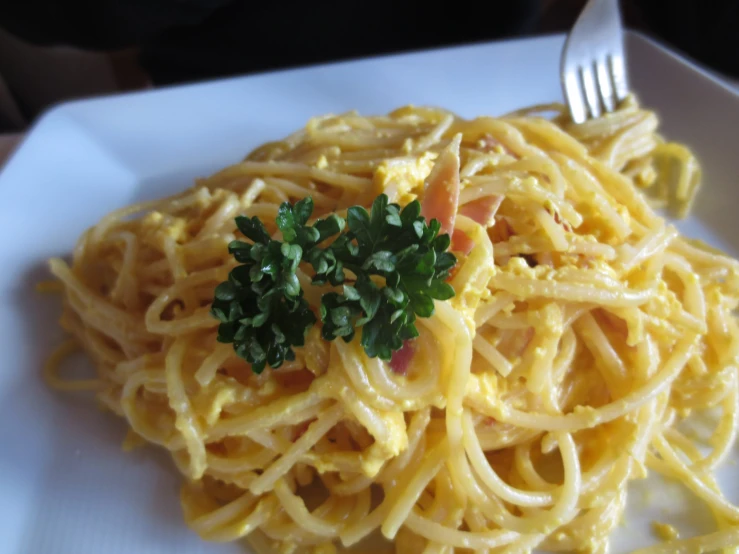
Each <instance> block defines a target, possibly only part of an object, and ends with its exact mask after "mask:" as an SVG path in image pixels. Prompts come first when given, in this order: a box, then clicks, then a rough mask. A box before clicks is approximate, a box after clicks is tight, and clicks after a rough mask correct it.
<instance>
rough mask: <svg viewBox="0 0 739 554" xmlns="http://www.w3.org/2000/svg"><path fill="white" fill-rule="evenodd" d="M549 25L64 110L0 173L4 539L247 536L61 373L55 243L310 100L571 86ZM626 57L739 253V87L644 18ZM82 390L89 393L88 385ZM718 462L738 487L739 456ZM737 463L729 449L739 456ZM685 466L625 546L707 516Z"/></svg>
mask: <svg viewBox="0 0 739 554" xmlns="http://www.w3.org/2000/svg"><path fill="white" fill-rule="evenodd" d="M563 40H564V37H562V36H550V37H543V38H534V39H526V40H517V41H505V42H497V43H489V44H481V45H475V46H465V47H457V48H450V49H444V50H437V51H430V52H420V53H414V54H405V55H396V56H390V57H382V58H374V59H368V60H360V61H352V62H345V63H339V64H332V65H325V66H317V67H309V68H303V69H295V70H290V71H282V72H278V73H270V74H263V75H257V76H250V77H243V78H235V79H227V80H221V81H215V82H209V83H203V84H196V85H190V86H184V87H178V88H169V89H160V90H156V91H151V92H143V93H135V94H128V95H121V96H113V97H108V98H100V99H94V100H85V101H76V102H71V103H67V104H63V105H60V106H58V107H56V108H54V109H53V110H51V111H49V112H48V113H47V114H46V115H45V116H44V117H43V118H42V119H41V120H40V121H39V122H38V123H37V124H36V125H35V127H34V128H33V130H32V131H31V132H30V134H29V135H28V137H27V138H26V140H25V141H24V143H23V144H22V146H21V147H20V148H19V150H18V151H17V152H16V154H15V156H14V157H13V158H12V159H11V160H10V162H9V163H8V164H7V166H6V167H5V169H4V170H3V171H2V173H1V174H0V191H2V194H3V198H5V200H4V201H3V202H2V204H1V205H0V245H1V246H0V253H1V254H0V255H1V256H2V258H1V259H2V260H4V264H3V265H4V268H3V271H2V272H0V347H1V350H0V351H2V353H3V359H4V360H5V362H4V365H3V367H0V491H2V493H1V494H0V551H2V552H14V553H15V552H22V553H29V554H37V553H47V552H48V553H52V552H53V553H56V554H67V553H69V554H72V553H74V554H85V553H94V554H117V553H121V554H123V553H126V554H129V553H131V552H135V553H137V554H147V553H161V552H177V553H179V554H195V553H199V552H210V553H221V554H225V553H237V552H241V553H243V552H244V548H243V546H241V545H236V544H226V545H220V544H210V543H205V542H202V541H201V540H200V539H199V538H198V537H197V536H196V535H195V534H194V533H192V532H191V531H189V530H188V529H187V528H186V526H185V524H184V523H183V521H182V515H181V512H180V507H179V500H178V486H179V482H180V477H179V476H178V475H177V473H176V470H175V469H174V467H173V465H172V464H171V462H170V461H169V459H168V456H167V455H166V453H164V452H162V451H159V450H155V449H143V450H140V451H136V452H134V453H131V454H123V453H122V452H121V449H120V443H121V440H122V439H123V436H124V433H125V425H124V423H123V421H121V420H119V419H117V418H116V417H115V416H113V415H109V414H104V413H101V412H99V411H98V410H97V409H96V408H95V405H94V403H93V402H92V399H91V398H88V397H82V398H80V397H75V396H74V395H60V394H56V393H54V392H51V391H49V390H47V389H46V388H45V386H44V384H43V383H42V381H41V378H40V368H41V366H42V363H43V361H44V358H45V356H46V355H47V354H48V353H49V352H50V350H51V348H53V346H54V345H56V344H58V342H59V341H60V340H61V338H62V334H61V331H59V330H58V327H57V324H56V318H57V316H58V309H59V306H58V302H57V300H56V299H54V298H50V297H48V296H42V295H37V294H35V293H34V285H35V283H36V282H37V281H39V280H40V279H43V278H45V277H47V275H48V273H47V271H46V263H45V261H46V259H47V258H49V257H50V256H55V255H66V254H67V253H69V252H70V250H71V249H72V247H73V246H74V243H75V240H76V238H77V237H78V235H79V234H80V233H81V232H83V231H84V230H85V229H86V228H87V227H88V226H90V225H92V224H94V223H95V222H97V220H98V219H99V218H100V217H101V216H103V215H104V214H105V213H107V212H109V211H110V210H112V209H114V208H117V207H120V206H123V205H125V204H128V203H130V202H133V201H136V200H142V199H150V198H154V197H160V196H163V195H165V194H168V193H173V192H175V191H178V190H180V189H182V188H185V187H187V186H189V185H190V184H191V182H192V179H193V178H194V177H197V176H203V175H207V174H209V173H210V172H212V171H214V170H216V169H218V168H220V167H223V166H225V165H227V164H230V163H233V162H235V161H236V160H238V159H240V158H241V157H243V155H244V154H245V153H246V152H248V151H249V150H250V149H251V148H253V147H254V146H256V145H257V144H260V143H262V142H265V141H267V140H272V139H276V138H280V137H282V136H284V135H287V134H288V133H290V132H292V131H293V130H295V129H297V128H299V127H301V126H302V125H303V124H304V123H305V122H306V121H307V120H308V119H309V118H310V117H311V116H314V115H318V114H323V113H328V112H334V113H337V112H342V111H344V110H349V109H358V110H360V112H362V113H366V114H375V113H384V112H387V111H389V110H391V109H393V108H395V107H398V106H400V105H403V104H408V103H414V104H431V105H438V106H442V107H446V108H449V109H452V110H454V111H456V112H457V113H459V114H460V115H462V116H465V117H473V116H476V115H482V114H490V115H496V114H501V113H504V112H506V111H509V110H512V109H515V108H519V107H522V106H525V105H529V104H534V103H540V102H550V101H553V100H559V99H560V98H561V92H560V85H559V74H558V68H559V54H560V51H561V47H562V44H563ZM628 48H629V55H630V56H629V64H630V65H629V68H630V72H631V82H632V85H633V88H634V90H635V91H636V93H637V94H638V96H639V97H640V99H641V101H642V104H643V105H644V106H646V107H648V108H651V109H654V110H656V111H657V113H658V114H659V116H660V118H661V120H662V123H663V125H662V131H663V133H664V134H665V135H667V136H669V137H670V138H671V139H674V140H678V141H682V142H685V143H686V144H688V145H689V146H690V147H691V148H693V149H694V150H695V152H696V153H697V155H698V157H699V159H700V161H701V162H702V164H703V169H704V177H705V178H704V188H703V191H702V193H701V195H700V197H699V200H698V202H697V204H696V206H695V210H694V216H693V218H692V219H690V220H688V221H686V222H682V223H681V225H680V226H681V229H682V231H683V232H685V233H687V234H688V235H690V236H693V237H699V238H702V239H704V240H707V241H708V242H710V243H712V244H714V245H715V246H719V247H721V248H723V249H725V250H727V251H728V252H730V253H731V254H734V255H736V254H738V253H739V233H737V231H739V223H737V215H736V208H735V207H736V206H739V156H738V155H737V152H736V146H737V130H738V129H739V96H737V94H736V93H735V92H734V91H732V90H731V89H730V88H728V87H726V86H724V85H722V84H721V83H720V82H719V81H717V80H715V79H714V78H713V77H711V76H710V75H709V74H708V73H706V72H704V71H702V70H700V69H698V68H697V67H695V66H694V65H692V64H691V63H689V62H687V61H685V60H684V59H681V58H680V57H678V56H676V55H675V54H673V53H670V52H669V51H667V50H665V49H663V48H662V47H660V46H658V45H656V44H655V43H654V42H652V41H650V40H649V39H646V38H644V37H643V36H640V35H638V34H634V33H629V34H628ZM83 396H84V395H83ZM732 458H733V459H732V460H730V461H729V462H728V463H727V464H725V466H724V469H723V475H722V476H721V480H722V482H723V483H722V484H723V489H724V491H725V492H727V493H728V494H729V496H730V497H733V498H731V500H733V501H735V502H736V501H737V500H739V477H738V476H737V473H736V467H735V464H736V462H737V460H739V450H737V447H736V446H735V448H734V450H733V452H732ZM732 463H733V464H734V466H733V467H732V465H731V464H732ZM698 505H699V504H698V503H696V502H694V501H693V500H692V499H691V497H690V496H689V495H688V494H686V493H684V492H683V491H682V490H681V489H680V488H679V487H678V486H677V485H676V484H670V483H665V482H662V481H658V480H656V479H654V478H650V479H648V480H646V481H642V482H639V483H634V484H632V486H631V487H630V492H629V506H628V509H627V514H626V517H625V521H624V524H623V526H622V527H620V528H618V529H617V530H616V531H615V532H614V536H613V541H612V550H611V551H612V552H625V551H629V550H631V549H632V548H634V547H635V546H636V545H645V544H649V543H652V542H654V540H655V539H654V538H653V537H652V536H651V534H650V530H649V523H650V521H652V520H661V521H669V522H673V523H676V524H678V525H679V526H680V527H681V528H682V529H683V530H685V531H686V534H687V533H688V532H690V531H698V530H701V529H704V530H705V529H706V528H708V527H707V526H708V525H710V521H708V518H709V516H708V515H707V513H706V512H707V510H702V509H701V510H700V511H698V510H696V509H695V508H694V506H698Z"/></svg>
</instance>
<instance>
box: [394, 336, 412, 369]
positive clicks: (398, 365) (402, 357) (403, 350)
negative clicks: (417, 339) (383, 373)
mask: <svg viewBox="0 0 739 554" xmlns="http://www.w3.org/2000/svg"><path fill="white" fill-rule="evenodd" d="M415 353H416V351H415V350H414V349H413V344H412V343H411V341H409V340H407V341H405V342H404V343H403V346H401V347H400V349H399V350H396V351H395V352H393V357H392V358H390V369H392V370H393V373H395V374H396V375H405V374H406V373H407V372H408V366H409V365H410V363H411V360H412V359H413V355H414V354H415Z"/></svg>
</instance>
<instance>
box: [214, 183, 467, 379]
mask: <svg viewBox="0 0 739 554" xmlns="http://www.w3.org/2000/svg"><path fill="white" fill-rule="evenodd" d="M312 213H313V200H312V199H311V198H310V197H308V198H305V199H303V200H301V201H299V202H297V203H296V204H295V205H291V204H290V203H289V202H284V203H283V204H282V205H281V206H280V208H279V211H278V214H277V219H276V223H277V226H278V228H279V229H280V231H282V237H283V242H280V241H276V240H273V239H271V238H270V237H269V235H268V233H267V231H266V229H265V227H264V225H263V223H262V222H261V221H260V220H259V219H258V218H257V217H252V218H251V219H249V218H246V217H238V218H236V224H237V227H238V228H239V230H240V231H241V232H242V233H243V235H244V236H245V237H246V238H247V239H249V240H251V241H252V243H247V242H243V241H240V240H236V241H233V242H232V243H231V244H230V245H229V252H230V253H231V254H232V255H233V256H234V257H235V258H236V260H237V261H238V262H240V263H241V264H242V265H239V266H237V267H236V268H234V269H233V270H232V271H231V273H230V274H229V280H228V281H226V282H225V283H221V284H220V285H218V287H217V288H216V291H215V299H214V301H213V306H212V310H211V312H212V314H213V315H214V316H215V317H216V318H218V320H219V321H220V322H221V324H220V326H219V328H218V340H219V341H221V342H226V343H233V344H234V350H235V351H236V353H237V354H238V355H239V356H240V357H242V358H244V359H245V360H246V361H248V362H249V363H251V364H252V370H253V371H255V372H256V373H260V372H261V371H262V370H263V369H264V367H265V365H266V364H269V365H270V366H271V367H273V368H277V367H279V366H280V365H281V364H282V363H283V362H284V360H293V359H294V358H295V352H294V350H293V349H292V347H293V346H302V345H303V344H304V339H305V334H306V333H307V331H308V330H309V329H310V328H311V327H312V326H313V325H315V323H316V317H315V315H314V314H313V312H311V310H310V308H309V307H308V304H307V302H306V301H305V299H304V298H303V291H302V289H301V287H300V283H299V281H298V278H297V275H296V270H297V268H298V266H299V264H300V263H301V261H303V262H306V263H308V264H310V265H311V266H312V268H313V271H314V273H315V275H314V277H313V279H312V283H313V284H314V285H325V284H326V283H329V284H331V285H333V286H339V285H343V290H342V292H341V293H337V292H329V293H326V294H324V295H323V296H322V298H321V307H320V316H321V321H322V323H323V329H322V336H323V338H324V339H326V340H329V341H330V340H334V339H336V338H337V337H341V338H342V339H343V340H344V341H346V342H349V341H351V340H352V339H353V338H354V335H355V333H356V330H357V329H358V328H361V329H362V336H361V340H360V344H361V345H362V347H363V348H364V350H365V352H366V353H367V355H368V356H370V357H376V356H379V357H380V358H381V359H384V360H389V359H390V358H391V357H392V354H393V352H394V351H395V350H398V349H400V348H401V347H402V345H403V342H404V341H405V340H408V339H412V338H415V337H417V336H418V329H417V328H416V325H415V320H416V316H418V317H430V316H431V315H433V313H434V300H447V299H449V298H451V297H453V296H454V289H453V288H452V287H451V285H449V284H448V283H447V282H446V279H447V277H448V276H449V271H450V270H451V269H452V268H453V267H454V265H455V264H456V261H457V260H456V258H455V257H454V255H453V254H452V253H451V252H448V251H447V250H448V248H449V244H450V238H449V235H447V234H441V235H440V234H439V231H440V227H441V226H440V224H439V222H438V221H437V220H435V219H432V220H431V221H430V222H426V220H425V219H424V217H423V216H422V215H421V205H420V203H419V202H418V201H413V202H411V203H410V204H408V205H407V206H405V207H404V208H402V209H401V207H400V206H399V205H398V204H391V203H389V201H388V197H387V196H386V195H384V194H381V195H380V196H378V197H377V198H376V199H375V201H374V202H373V204H372V208H371V211H370V212H368V211H367V210H366V209H365V208H363V207H361V206H354V207H352V208H349V210H348V211H347V217H346V220H344V219H342V218H341V217H339V216H337V215H336V214H332V215H331V216H329V217H327V218H326V219H319V220H317V221H316V222H315V223H313V224H312V225H308V220H309V219H310V216H311V215H312ZM345 228H348V229H345ZM332 237H335V240H334V241H333V242H331V243H330V244H329V245H328V246H322V244H323V243H324V242H325V241H326V240H327V239H329V238H332Z"/></svg>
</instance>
